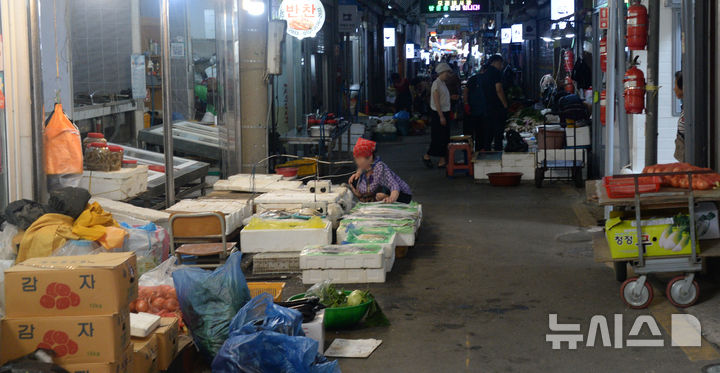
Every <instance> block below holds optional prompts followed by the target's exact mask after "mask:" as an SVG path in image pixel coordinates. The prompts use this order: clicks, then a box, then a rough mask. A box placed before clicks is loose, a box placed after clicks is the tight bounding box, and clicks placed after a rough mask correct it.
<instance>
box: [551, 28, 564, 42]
mask: <svg viewBox="0 0 720 373" xmlns="http://www.w3.org/2000/svg"><path fill="white" fill-rule="evenodd" d="M552 38H553V39H554V40H560V39H562V32H560V29H557V28H556V29H555V30H553V32H552Z"/></svg>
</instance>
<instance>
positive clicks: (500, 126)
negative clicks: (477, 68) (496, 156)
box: [480, 54, 508, 151]
mask: <svg viewBox="0 0 720 373" xmlns="http://www.w3.org/2000/svg"><path fill="white" fill-rule="evenodd" d="M487 64H488V66H487V70H486V71H485V74H483V79H482V83H481V84H482V87H483V93H484V94H485V102H486V108H485V109H486V110H485V114H484V116H483V121H482V122H483V126H482V127H483V133H482V138H481V143H480V151H483V150H484V151H490V150H495V151H502V149H503V133H504V130H505V121H506V120H507V108H508V102H507V99H506V98H505V91H504V89H503V74H502V70H503V58H502V56H500V55H498V54H496V55H494V56H492V57H490V58H489V59H488V63H487Z"/></svg>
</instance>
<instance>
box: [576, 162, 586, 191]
mask: <svg viewBox="0 0 720 373" xmlns="http://www.w3.org/2000/svg"><path fill="white" fill-rule="evenodd" d="M573 181H574V182H575V187H576V188H582V187H584V186H585V180H583V174H582V167H575V168H573Z"/></svg>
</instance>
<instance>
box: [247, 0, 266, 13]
mask: <svg viewBox="0 0 720 373" xmlns="http://www.w3.org/2000/svg"><path fill="white" fill-rule="evenodd" d="M243 9H245V11H246V12H248V14H250V15H253V16H261V15H263V14H264V13H265V3H264V2H262V1H258V0H243Z"/></svg>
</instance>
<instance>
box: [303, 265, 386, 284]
mask: <svg viewBox="0 0 720 373" xmlns="http://www.w3.org/2000/svg"><path fill="white" fill-rule="evenodd" d="M385 274H386V272H385V270H384V269H382V268H371V269H308V270H304V271H303V272H302V280H303V284H316V283H318V282H321V281H325V280H332V282H333V283H335V284H362V283H371V282H372V283H380V282H385Z"/></svg>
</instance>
